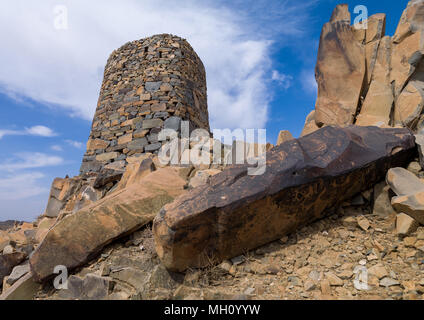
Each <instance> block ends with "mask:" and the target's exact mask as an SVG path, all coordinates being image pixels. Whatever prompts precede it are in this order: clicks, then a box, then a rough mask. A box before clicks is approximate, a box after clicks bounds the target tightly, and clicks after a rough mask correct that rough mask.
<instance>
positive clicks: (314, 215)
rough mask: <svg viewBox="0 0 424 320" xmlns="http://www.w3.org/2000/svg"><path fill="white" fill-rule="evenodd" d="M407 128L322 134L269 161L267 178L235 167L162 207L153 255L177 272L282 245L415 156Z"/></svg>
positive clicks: (275, 152) (291, 144) (284, 148)
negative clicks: (279, 241) (272, 244)
mask: <svg viewBox="0 0 424 320" xmlns="http://www.w3.org/2000/svg"><path fill="white" fill-rule="evenodd" d="M415 151H416V150H415V143H414V136H413V135H412V134H411V132H410V131H409V130H408V129H379V128H377V127H356V126H350V127H347V128H336V127H331V126H330V127H325V128H322V129H320V130H318V131H316V132H314V133H312V134H310V135H307V136H305V137H303V138H300V139H297V140H292V141H288V142H286V143H284V144H282V145H280V146H277V147H275V148H273V149H272V150H271V151H269V152H268V153H267V154H266V162H267V164H266V172H265V173H264V174H263V175H257V176H249V175H247V170H248V167H247V166H243V165H241V166H235V167H231V168H228V169H227V170H224V171H223V172H222V173H220V174H218V175H216V176H213V177H212V178H211V179H210V181H209V183H208V184H207V185H205V186H201V187H199V188H196V189H194V190H192V191H191V192H190V193H187V194H186V195H183V196H181V197H179V198H178V199H176V200H175V201H174V202H173V203H171V204H168V205H166V206H165V207H164V208H163V209H162V210H161V212H160V214H159V215H158V216H157V217H156V218H155V221H154V227H153V228H154V236H155V241H156V251H157V253H158V255H159V257H160V258H161V260H162V262H163V263H164V265H165V266H166V267H167V268H169V269H171V270H176V271H182V270H185V269H186V268H189V267H201V266H205V265H208V264H209V263H210V262H211V261H212V262H218V261H222V260H224V259H228V258H231V257H235V256H238V255H240V254H242V253H244V252H246V251H247V250H250V249H253V248H256V247H259V246H261V245H263V244H265V243H268V242H270V241H273V240H276V239H280V238H282V237H283V236H285V235H287V234H288V233H290V232H293V231H294V230H296V228H298V227H299V226H302V225H305V224H307V223H310V222H312V221H314V220H316V219H319V218H321V217H323V216H325V215H326V214H327V209H330V208H332V207H334V206H337V205H339V204H340V203H342V202H343V201H344V200H346V199H349V198H351V197H352V196H354V195H355V194H357V193H359V192H361V191H365V190H368V189H370V188H371V187H372V186H373V185H374V184H375V183H377V182H378V181H380V180H382V179H384V177H385V175H386V172H387V170H388V169H389V168H391V167H393V166H400V165H405V164H406V163H408V161H410V159H411V157H413V156H414V153H415Z"/></svg>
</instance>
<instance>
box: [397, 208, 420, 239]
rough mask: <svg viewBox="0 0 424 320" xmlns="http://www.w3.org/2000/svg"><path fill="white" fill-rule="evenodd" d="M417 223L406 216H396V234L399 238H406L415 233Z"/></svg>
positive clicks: (400, 214)
mask: <svg viewBox="0 0 424 320" xmlns="http://www.w3.org/2000/svg"><path fill="white" fill-rule="evenodd" d="M418 226H419V223H418V222H417V221H416V220H415V219H414V218H412V217H410V216H409V215H407V214H404V213H399V214H398V215H397V216H396V233H397V234H398V235H401V236H407V235H409V234H411V233H412V232H415V231H416V230H417V228H418Z"/></svg>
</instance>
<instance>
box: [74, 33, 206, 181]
mask: <svg viewBox="0 0 424 320" xmlns="http://www.w3.org/2000/svg"><path fill="white" fill-rule="evenodd" d="M181 120H188V121H190V124H191V126H192V127H193V128H204V129H206V130H209V117H208V109H207V91H206V75H205V69H204V66H203V63H202V61H201V60H200V58H199V57H198V56H197V54H196V53H195V52H194V50H193V49H192V47H191V46H190V44H189V43H188V42H187V41H185V40H184V39H181V38H179V37H176V36H172V35H168V34H162V35H156V36H153V37H150V38H145V39H142V40H139V41H134V42H130V43H127V44H126V45H124V46H123V47H121V48H119V49H118V50H116V51H114V52H113V53H112V55H111V56H110V58H109V60H108V62H107V64H106V68H105V72H104V80H103V84H102V87H101V91H100V97H99V101H98V106H97V110H96V113H95V116H94V120H93V124H92V129H91V133H90V137H89V141H88V143H87V152H86V153H85V156H84V159H83V163H82V166H81V173H87V172H99V171H101V169H102V168H104V167H105V166H106V165H108V164H111V163H114V165H115V167H121V168H123V167H125V166H126V164H127V161H126V159H127V158H128V157H131V156H133V155H137V154H140V153H146V152H152V153H154V152H157V151H158V150H159V149H160V147H161V146H162V144H161V141H158V133H159V132H160V130H161V129H162V128H170V129H174V130H176V131H177V130H178V129H179V127H180V122H181Z"/></svg>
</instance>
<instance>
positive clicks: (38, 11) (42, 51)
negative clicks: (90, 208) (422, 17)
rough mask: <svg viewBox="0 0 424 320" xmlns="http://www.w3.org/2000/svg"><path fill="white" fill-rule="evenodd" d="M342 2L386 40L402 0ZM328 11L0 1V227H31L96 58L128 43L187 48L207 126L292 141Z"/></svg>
mask: <svg viewBox="0 0 424 320" xmlns="http://www.w3.org/2000/svg"><path fill="white" fill-rule="evenodd" d="M345 2H348V3H349V5H350V9H351V11H353V8H354V7H355V6H356V5H360V4H363V5H366V6H367V7H368V10H369V13H370V14H374V13H377V12H385V13H387V14H388V25H387V33H388V34H393V32H394V30H395V27H396V24H397V22H398V20H399V18H400V15H401V12H402V10H403V8H404V7H405V6H406V3H407V1H398V0H397V1H390V2H391V3H392V2H393V3H392V4H388V2H387V1H385V2H383V1H379V0H378V1H377V0H363V1H345ZM394 2H396V3H394ZM337 3H338V2H337V1H334V0H320V1H319V0H302V1H298V0H266V1H265V0H256V1H252V0H243V1H241V0H235V1H231V0H227V1H221V0H210V1H208V0H205V1H201V0H198V1H194V0H173V1H168V0H162V1H157V0H120V1H117V0H114V1H112V0H101V1H100V0H90V1H83V0H60V1H58V0H43V1H30V0H3V1H1V3H0V39H1V50H0V204H1V205H0V221H1V220H6V219H27V220H32V219H34V218H35V217H36V216H37V215H39V214H41V213H42V212H43V211H44V208H45V205H46V201H47V197H48V192H49V188H50V184H51V182H52V180H53V178H54V177H64V176H65V175H67V174H68V175H70V176H73V175H77V174H78V170H79V166H80V161H81V158H82V155H83V153H84V148H85V143H86V140H87V137H88V135H89V130H90V124H91V120H92V117H93V114H94V111H95V107H96V103H97V98H98V94H99V89H100V85H101V81H102V77H103V69H104V66H105V63H106V60H107V58H108V56H109V54H110V53H111V52H112V51H113V50H114V49H116V48H118V47H120V46H121V45H123V44H124V43H126V42H128V41H132V40H136V39H141V38H144V37H147V36H151V35H153V34H158V33H172V34H175V35H178V36H181V37H184V38H186V39H187V40H188V41H189V42H190V43H191V45H192V46H193V48H194V49H195V50H196V52H197V53H198V54H199V56H200V57H201V59H202V60H203V62H204V64H205V67H206V72H207V82H208V103H209V112H210V119H211V126H212V128H230V129H234V128H266V129H267V138H268V141H269V142H271V143H275V140H276V137H277V134H278V132H279V130H282V129H286V130H290V131H291V132H292V133H293V135H295V136H298V135H299V134H300V132H301V129H302V127H303V122H304V119H305V117H306V115H307V114H308V113H309V112H310V111H311V110H312V109H313V107H314V103H315V98H316V83H315V80H314V66H315V61H316V52H317V48H318V41H319V35H320V31H321V27H322V25H323V23H325V22H326V21H328V19H329V17H330V16H331V12H332V9H333V8H334V6H335V5H336V4H337ZM64 13H65V14H66V16H64ZM63 17H66V19H65V20H63V19H61V18H63ZM65 25H67V27H66V28H63V26H65Z"/></svg>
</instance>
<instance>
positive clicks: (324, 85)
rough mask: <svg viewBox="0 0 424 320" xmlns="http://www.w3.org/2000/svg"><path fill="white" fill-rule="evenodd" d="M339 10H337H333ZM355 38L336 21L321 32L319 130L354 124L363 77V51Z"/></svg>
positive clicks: (347, 26) (347, 25)
mask: <svg viewBox="0 0 424 320" xmlns="http://www.w3.org/2000/svg"><path fill="white" fill-rule="evenodd" d="M339 10H340V8H339V7H337V8H336V9H335V11H339ZM334 16H339V13H335V14H333V17H334ZM332 20H333V21H334V19H332ZM356 37H357V35H356V34H355V29H354V27H352V26H351V25H350V21H343V19H342V20H340V19H339V18H338V19H336V21H335V22H329V23H326V24H325V25H324V27H323V29H322V33H321V38H320V45H319V50H318V61H317V65H316V70H315V74H316V79H317V82H318V98H317V101H316V105H315V109H316V113H315V121H316V124H317V125H318V126H319V127H321V126H322V125H330V124H336V125H341V126H345V125H349V124H352V123H353V121H354V118H355V115H356V112H357V109H358V106H359V101H360V97H361V93H362V91H363V85H364V82H365V74H366V72H365V70H366V64H365V49H364V46H363V45H362V44H361V43H360V42H358V41H357V40H356Z"/></svg>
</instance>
